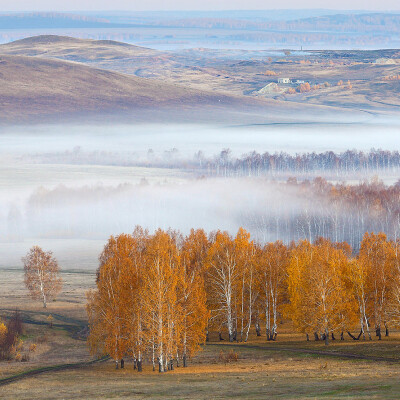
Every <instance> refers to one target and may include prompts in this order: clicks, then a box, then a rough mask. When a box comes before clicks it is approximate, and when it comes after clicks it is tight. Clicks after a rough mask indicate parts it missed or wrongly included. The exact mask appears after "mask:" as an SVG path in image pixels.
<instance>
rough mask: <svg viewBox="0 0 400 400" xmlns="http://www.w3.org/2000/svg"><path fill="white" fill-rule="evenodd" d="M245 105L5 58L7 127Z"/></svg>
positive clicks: (0, 109)
mask: <svg viewBox="0 0 400 400" xmlns="http://www.w3.org/2000/svg"><path fill="white" fill-rule="evenodd" d="M240 102H241V100H240V99H239V98H235V97H229V96H224V95H219V94H218V93H210V92H206V91H196V90H193V89H188V88H185V87H182V86H177V85H172V84H166V83H163V82H160V81H155V80H148V79H144V78H138V77H134V76H128V75H124V74H120V73H115V72H110V71H104V70H99V69H95V68H91V67H87V66H84V65H80V64H77V63H70V62H65V61H55V60H49V59H43V58H38V57H23V56H8V55H7V56H5V55H3V56H0V113H1V115H2V117H1V120H2V122H7V121H19V122H21V121H24V120H29V119H30V118H31V117H35V116H39V117H43V116H50V115H57V114H64V115H65V114H80V113H90V112H96V113H104V112H117V111H123V110H125V111H126V110H132V109H144V108H152V109H155V108H159V107H179V109H180V110H182V109H186V108H190V107H193V106H206V105H215V106H234V105H239V104H240ZM249 103H251V102H250V101H249ZM254 103H255V102H254Z"/></svg>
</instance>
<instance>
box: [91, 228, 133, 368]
mask: <svg viewBox="0 0 400 400" xmlns="http://www.w3.org/2000/svg"><path fill="white" fill-rule="evenodd" d="M130 251H131V237H130V236H129V235H120V236H117V237H111V238H110V239H109V241H108V243H107V244H106V246H105V247H104V250H103V252H102V254H101V255H100V266H99V269H98V271H97V282H96V284H97V291H90V292H88V294H87V300H88V303H87V312H88V317H89V327H90V335H89V340H88V342H89V346H90V350H91V352H92V353H93V354H95V353H101V354H109V355H110V356H111V357H112V358H113V359H114V361H115V366H116V368H118V362H119V360H121V359H122V357H123V356H124V354H125V352H126V350H127V346H128V335H127V331H126V325H127V317H126V307H127V292H128V291H129V288H130V281H129V280H127V279H126V278H127V274H129V272H128V271H131V270H132V266H131V264H132V260H131V258H130Z"/></svg>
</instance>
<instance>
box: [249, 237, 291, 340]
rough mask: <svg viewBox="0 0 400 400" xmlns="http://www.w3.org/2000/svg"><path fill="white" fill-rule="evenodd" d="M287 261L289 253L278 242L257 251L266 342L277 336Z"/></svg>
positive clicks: (284, 293)
mask: <svg viewBox="0 0 400 400" xmlns="http://www.w3.org/2000/svg"><path fill="white" fill-rule="evenodd" d="M289 261H290V251H289V249H288V247H287V246H285V245H284V244H283V243H282V242H280V241H278V242H275V243H268V244H267V245H265V246H264V247H263V248H262V249H260V250H259V251H258V255H257V276H258V279H257V285H258V292H259V294H260V299H261V306H262V307H263V310H264V313H265V330H266V335H267V340H275V339H276V336H277V334H278V332H277V328H278V312H279V309H280V308H281V307H282V304H283V301H284V300H285V296H286V290H287V269H288V265H289Z"/></svg>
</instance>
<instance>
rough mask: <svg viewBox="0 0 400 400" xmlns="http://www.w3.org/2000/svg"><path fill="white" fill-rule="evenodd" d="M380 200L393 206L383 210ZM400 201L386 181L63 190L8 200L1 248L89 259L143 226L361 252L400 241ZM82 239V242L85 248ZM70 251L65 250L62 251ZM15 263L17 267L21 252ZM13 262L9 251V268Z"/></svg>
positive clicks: (243, 181)
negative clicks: (370, 234)
mask: <svg viewBox="0 0 400 400" xmlns="http://www.w3.org/2000/svg"><path fill="white" fill-rule="evenodd" d="M365 193H369V194H368V197H365V196H364V194H365ZM371 193H372V194H371ZM381 196H382V197H386V198H388V200H385V202H383V201H382V202H381V203H380V204H379V207H378V206H377V204H376V203H377V199H378V200H379V198H380V197H381ZM363 197H365V199H364V198H363ZM360 199H361V200H360ZM399 200H400V190H399V187H398V186H394V187H392V188H386V187H385V186H384V185H383V184H382V183H380V182H379V181H376V182H372V183H371V184H363V185H360V186H359V187H356V188H355V189H354V190H353V191H349V189H348V188H347V187H346V186H343V185H342V186H340V185H339V186H333V185H330V184H328V183H326V182H325V181H324V180H321V179H317V180H315V181H314V182H312V183H307V182H305V183H299V184H298V183H296V181H294V180H292V181H289V182H288V183H277V182H273V181H268V180H266V179H262V178H257V179H250V178H240V179H239V178H236V179H235V178H218V179H197V180H187V181H186V182H182V183H173V182H170V183H164V184H148V182H147V181H145V180H143V181H142V182H141V183H140V184H120V185H117V186H105V185H100V184H99V185H93V186H70V187H67V186H64V185H60V186H57V187H55V188H53V189H45V188H39V189H36V190H35V191H33V192H32V193H31V194H30V195H29V196H28V197H27V198H26V199H25V200H24V201H22V202H21V203H20V205H17V204H8V205H7V202H6V199H3V200H2V203H3V204H1V210H2V212H1V213H0V235H1V237H2V238H3V240H2V242H3V244H2V246H3V247H4V248H5V247H7V248H8V250H6V251H5V253H7V251H8V252H10V251H11V249H12V248H13V246H14V245H16V246H17V248H18V249H19V250H18V251H21V250H20V249H21V245H20V244H21V243H26V244H27V245H28V243H32V244H33V243H34V242H35V241H38V242H43V241H44V242H45V243H46V241H47V242H48V243H50V241H53V242H54V240H57V241H58V246H60V242H61V241H64V243H65V248H68V247H69V245H70V243H71V241H72V243H75V246H76V247H75V251H76V252H78V253H79V252H82V253H85V250H86V249H87V243H89V242H90V241H92V243H94V244H95V246H94V247H96V249H97V251H99V250H100V248H101V245H100V243H105V241H106V239H107V238H108V237H109V236H110V235H112V234H113V235H118V234H120V233H122V232H126V233H128V232H132V231H133V229H134V227H135V226H136V225H141V226H143V227H145V228H147V229H149V230H150V231H154V230H156V229H157V228H163V229H168V228H173V229H179V230H181V231H182V232H183V233H188V232H189V230H190V229H191V228H203V229H205V230H206V231H207V232H210V231H213V230H218V229H220V230H227V231H229V232H230V233H232V234H233V233H235V232H236V231H237V230H238V229H239V227H241V226H242V227H244V228H245V229H246V230H248V231H249V232H250V233H251V235H252V237H253V238H254V239H256V240H258V241H260V242H264V243H265V242H270V241H275V240H283V241H284V242H286V243H288V242H290V241H292V240H295V241H297V240H300V239H309V240H314V239H315V238H317V237H319V236H324V237H329V238H331V239H332V240H335V241H347V242H348V243H350V245H351V246H352V247H353V248H355V249H357V247H358V245H359V243H360V241H361V239H362V236H363V234H364V233H365V232H366V231H375V232H377V231H384V232H386V233H387V234H389V235H390V236H391V237H398V236H399V233H400V208H399V206H398V204H399ZM77 240H82V242H81V245H79V242H77ZM6 243H7V245H6ZM65 248H63V246H62V245H61V252H63V251H64V252H65V251H66V250H65ZM25 250H26V249H25ZM91 251H92V250H90V249H89V253H90V252H91ZM19 255H20V256H22V255H23V254H19ZM86 256H87V254H86ZM10 260H13V261H14V262H15V260H16V258H15V253H12V256H11V258H10ZM6 261H7V255H4V252H3V260H2V263H3V264H4V263H5V262H6ZM10 262H11V261H10ZM70 262H71V259H68V257H67V263H70ZM79 263H80V264H79V266H80V267H82V266H88V265H95V264H96V255H95V254H93V255H92V256H91V260H90V263H89V264H87V265H85V261H82V260H80V261H79ZM82 264H83V265H82ZM69 265H71V264H69ZM71 266H74V265H71ZM75 267H77V266H76V265H75Z"/></svg>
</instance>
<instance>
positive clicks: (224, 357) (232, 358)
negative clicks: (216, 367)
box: [218, 350, 239, 364]
mask: <svg viewBox="0 0 400 400" xmlns="http://www.w3.org/2000/svg"><path fill="white" fill-rule="evenodd" d="M238 359H239V356H238V353H236V352H235V351H233V350H230V351H229V353H228V354H225V353H224V352H223V351H222V350H221V351H220V352H219V356H218V361H219V362H224V363H225V364H227V363H231V362H237V361H238Z"/></svg>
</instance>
